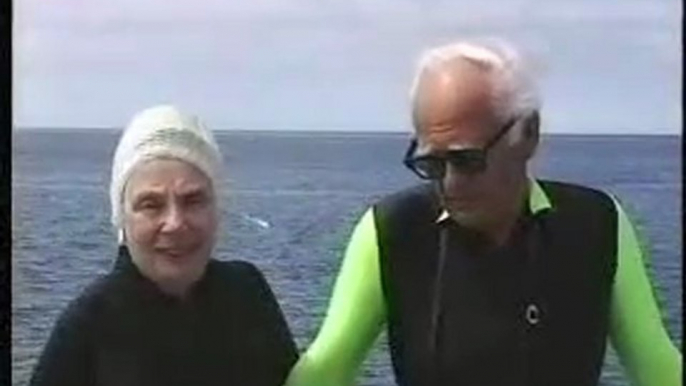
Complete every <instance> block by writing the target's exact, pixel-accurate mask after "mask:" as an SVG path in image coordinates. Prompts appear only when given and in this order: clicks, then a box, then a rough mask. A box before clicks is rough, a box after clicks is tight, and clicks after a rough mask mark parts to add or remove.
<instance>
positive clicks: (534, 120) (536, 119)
mask: <svg viewBox="0 0 686 386" xmlns="http://www.w3.org/2000/svg"><path fill="white" fill-rule="evenodd" d="M540 128H541V117H540V115H539V113H538V111H534V112H533V113H532V114H531V115H529V117H527V118H526V120H525V121H524V127H523V128H522V129H523V130H524V133H523V134H524V138H523V141H522V145H523V147H524V154H525V156H526V159H530V158H531V157H533V155H534V153H535V152H536V148H537V147H538V141H539V137H540Z"/></svg>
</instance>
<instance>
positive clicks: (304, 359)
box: [286, 208, 386, 386]
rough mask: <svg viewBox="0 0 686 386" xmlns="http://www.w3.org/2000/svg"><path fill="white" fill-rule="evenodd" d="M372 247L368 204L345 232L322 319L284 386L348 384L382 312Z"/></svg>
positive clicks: (373, 237) (375, 249) (371, 217)
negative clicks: (343, 247) (347, 233)
mask: <svg viewBox="0 0 686 386" xmlns="http://www.w3.org/2000/svg"><path fill="white" fill-rule="evenodd" d="M378 251H379V249H378V246H377V240H376V227H375V224H374V211H373V210H372V209H371V208H370V209H368V210H367V212H366V213H365V214H364V215H363V216H362V218H361V220H360V221H359V222H358V224H357V225H356V227H355V230H354V231H353V234H352V236H351V238H350V242H349V243H348V247H347V249H346V252H345V257H344V258H343V263H342V265H341V268H340V271H339V273H338V277H337V279H336V283H335V285H334V288H333V293H332V295H331V300H330V302H329V307H328V310H327V313H326V317H325V319H324V323H323V324H322V326H321V328H320V330H319V333H318V334H317V337H316V338H315V340H314V342H313V343H312V344H311V345H310V347H309V348H308V349H307V351H306V352H305V353H304V354H303V355H302V356H301V357H300V359H299V361H298V362H297V363H296V365H295V367H294V368H293V370H292V371H291V373H290V375H289V377H288V380H287V381H286V386H349V385H351V384H353V382H354V380H355V376H356V375H357V373H358V370H359V368H360V365H361V364H362V362H363V360H364V359H365V357H366V355H367V353H368V351H369V349H370V348H371V346H372V345H373V343H374V341H375V340H376V338H377V336H378V335H379V333H380V331H381V329H382V327H383V325H384V323H385V318H386V317H385V307H384V303H383V294H382V290H381V277H380V272H379V252H378Z"/></svg>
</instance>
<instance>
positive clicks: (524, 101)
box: [410, 38, 541, 143]
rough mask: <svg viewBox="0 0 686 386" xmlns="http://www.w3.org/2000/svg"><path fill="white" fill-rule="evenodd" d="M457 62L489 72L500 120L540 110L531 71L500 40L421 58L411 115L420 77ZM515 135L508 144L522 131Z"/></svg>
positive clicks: (473, 42) (459, 46) (458, 43)
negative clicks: (468, 62)
mask: <svg viewBox="0 0 686 386" xmlns="http://www.w3.org/2000/svg"><path fill="white" fill-rule="evenodd" d="M456 59H464V60H468V61H472V62H476V63H478V64H480V65H481V66H482V67H484V68H486V70H487V71H489V73H490V74H491V76H492V77H493V78H492V79H493V87H494V89H493V98H494V100H493V103H494V106H495V108H496V115H497V116H498V117H499V118H500V119H501V120H503V121H505V120H508V119H511V118H515V117H516V118H519V117H525V116H527V115H530V114H532V113H533V112H537V111H539V110H540V107H541V99H540V95H539V91H538V87H537V85H536V83H535V79H534V74H533V68H532V67H531V66H530V65H529V63H527V62H526V61H525V60H524V58H523V57H522V55H521V53H520V52H519V51H518V50H517V49H516V48H515V47H514V46H513V45H512V44H510V43H508V42H507V41H505V40H503V39H495V38H488V39H475V40H469V41H467V40H463V41H462V40H461V41H456V42H454V43H451V44H448V45H443V46H439V47H434V48H431V49H429V50H427V51H425V52H424V53H423V54H422V55H421V57H420V59H419V63H418V65H417V69H416V71H415V76H414V80H413V82H412V85H411V87H410V100H411V103H412V111H413V115H414V113H415V109H416V106H417V92H418V91H417V90H418V88H419V84H420V82H421V81H422V79H423V77H424V76H425V75H426V74H428V73H431V72H435V71H437V70H444V69H445V68H446V65H449V64H450V63H452V62H454V61H455V60H456ZM520 127H521V126H520ZM514 132H515V130H513V132H512V133H511V135H510V143H512V142H517V141H518V140H519V138H521V132H522V130H521V129H520V130H516V132H517V133H520V134H519V135H515V134H514Z"/></svg>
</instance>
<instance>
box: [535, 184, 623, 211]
mask: <svg viewBox="0 0 686 386" xmlns="http://www.w3.org/2000/svg"><path fill="white" fill-rule="evenodd" d="M536 181H537V182H538V183H539V184H540V186H541V188H542V189H543V191H544V192H545V193H546V195H547V196H548V198H549V200H550V201H551V203H552V206H553V207H554V208H558V209H561V210H564V209H570V210H578V209H579V208H580V207H587V206H596V207H602V208H604V209H607V210H611V211H614V208H615V204H614V201H613V199H612V197H611V196H610V194H609V193H607V192H606V191H604V190H602V189H600V188H596V187H592V186H589V185H586V184H580V183H573V182H567V181H557V180H548V179H537V180H536Z"/></svg>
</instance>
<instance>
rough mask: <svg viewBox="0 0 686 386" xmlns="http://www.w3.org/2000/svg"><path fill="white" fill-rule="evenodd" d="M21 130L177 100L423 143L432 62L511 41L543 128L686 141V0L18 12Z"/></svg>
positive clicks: (107, 120) (27, 6) (233, 125)
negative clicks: (412, 137)
mask: <svg viewBox="0 0 686 386" xmlns="http://www.w3.org/2000/svg"><path fill="white" fill-rule="evenodd" d="M13 5H14V7H13V8H14V9H13V11H14V20H13V22H14V25H13V28H14V33H13V40H14V42H13V44H14V48H13V49H14V57H13V115H14V117H13V120H14V127H15V128H19V129H21V128H26V127H46V128H47V127H49V128H121V127H123V126H125V125H126V124H127V123H128V122H129V120H130V119H131V117H132V116H133V115H134V114H135V113H136V112H138V111H140V110H142V109H144V108H147V107H150V106H153V105H156V104H160V103H171V104H175V105H177V106H178V107H179V108H181V109H183V110H185V111H188V112H191V113H194V114H197V115H199V116H200V117H201V118H202V119H203V120H204V121H205V122H206V123H207V125H208V126H210V127H212V128H213V129H216V130H223V129H228V130H235V129H240V130H321V131H325V130H333V131H395V132H409V131H410V130H411V120H410V111H409V98H408V90H409V87H410V84H411V80H412V76H413V73H414V69H415V66H416V64H417V60H418V58H419V56H420V54H421V53H422V51H424V50H426V49H428V48H430V47H433V46H437V45H442V44H447V43H450V42H451V41H454V40H456V39H460V38H470V37H482V36H487V37H488V36H490V37H504V38H507V39H508V40H510V41H511V42H512V43H513V44H515V45H517V46H518V47H520V48H521V49H522V50H523V52H524V53H525V54H526V55H527V56H528V57H529V59H530V60H531V61H532V62H533V63H535V65H536V66H535V67H536V69H537V70H536V74H537V78H538V79H539V86H540V90H541V95H542V98H543V108H542V111H541V115H542V124H543V130H544V131H545V132H548V133H582V134H679V133H681V127H682V116H683V113H682V109H681V87H682V66H681V57H682V44H681V19H682V5H681V2H680V1H679V0H622V1H617V0H461V1H458V0H445V1H439V0H354V1H332V0H244V1H238V0H195V1H192V2H191V1H170V0H109V1H108V0H50V1H45V0H15V1H14V2H13Z"/></svg>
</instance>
